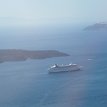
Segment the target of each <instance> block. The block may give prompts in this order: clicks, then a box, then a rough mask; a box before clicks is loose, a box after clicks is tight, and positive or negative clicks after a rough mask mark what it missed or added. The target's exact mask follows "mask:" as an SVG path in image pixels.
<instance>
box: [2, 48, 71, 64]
mask: <svg viewBox="0 0 107 107" xmlns="http://www.w3.org/2000/svg"><path fill="white" fill-rule="evenodd" d="M62 56H69V55H68V54H66V53H63V52H59V51H56V50H38V51H29V50H17V49H1V50H0V63H2V62H6V61H25V60H27V59H45V58H52V57H62Z"/></svg>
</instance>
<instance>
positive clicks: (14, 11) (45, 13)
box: [0, 0, 107, 26]
mask: <svg viewBox="0 0 107 107" xmlns="http://www.w3.org/2000/svg"><path fill="white" fill-rule="evenodd" d="M106 10H107V0H0V23H1V24H0V25H2V26H10V25H41V24H50V23H62V22H63V23H86V22H102V21H107V11H106Z"/></svg>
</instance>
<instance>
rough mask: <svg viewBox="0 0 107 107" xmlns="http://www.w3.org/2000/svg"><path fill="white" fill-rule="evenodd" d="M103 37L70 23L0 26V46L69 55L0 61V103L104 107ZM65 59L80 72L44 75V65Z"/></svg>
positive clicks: (106, 56) (106, 57) (3, 106)
mask: <svg viewBox="0 0 107 107" xmlns="http://www.w3.org/2000/svg"><path fill="white" fill-rule="evenodd" d="M106 35H107V32H104V31H103V32H102V31H100V32H91V31H90V32H89V31H82V30H81V31H80V30H74V29H71V28H70V27H66V28H64V27H56V28H42V29H35V28H26V29H15V28H14V29H8V30H7V29H2V30H0V44H1V45H0V49H27V50H59V51H62V52H65V53H68V54H70V55H71V56H69V57H60V58H50V59H44V60H27V61H24V62H5V63H2V64H0V107H107V102H106V101H107V92H106V90H107V86H106V83H107V78H106V75H107V72H106V70H107V49H106V46H107V42H106V40H107V36H106ZM88 59H92V60H88ZM71 62H73V63H77V64H79V65H81V66H83V68H82V70H81V71H77V72H70V73H60V74H52V75H50V74H48V71H47V69H48V67H49V66H50V65H52V64H55V63H58V64H68V63H71Z"/></svg>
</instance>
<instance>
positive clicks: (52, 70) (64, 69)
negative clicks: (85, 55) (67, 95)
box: [49, 65, 80, 73]
mask: <svg viewBox="0 0 107 107" xmlns="http://www.w3.org/2000/svg"><path fill="white" fill-rule="evenodd" d="M79 70H80V67H79V66H77V65H66V66H57V67H55V66H53V67H51V68H50V69H49V73H57V72H72V71H79Z"/></svg>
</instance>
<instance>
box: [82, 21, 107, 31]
mask: <svg viewBox="0 0 107 107" xmlns="http://www.w3.org/2000/svg"><path fill="white" fill-rule="evenodd" d="M84 30H86V31H106V30H107V23H105V22H102V23H95V24H93V25H89V26H87V27H86V28H85V29H84Z"/></svg>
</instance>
